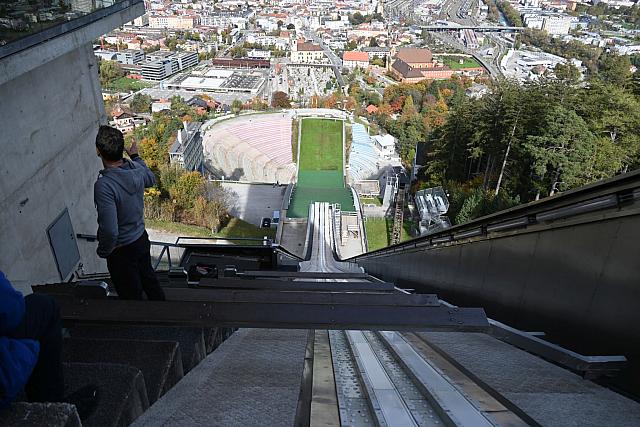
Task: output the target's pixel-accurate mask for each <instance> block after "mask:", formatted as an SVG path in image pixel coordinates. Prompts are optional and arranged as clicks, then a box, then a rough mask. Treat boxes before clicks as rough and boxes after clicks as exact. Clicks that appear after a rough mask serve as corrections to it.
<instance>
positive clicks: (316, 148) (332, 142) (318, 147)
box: [298, 119, 342, 171]
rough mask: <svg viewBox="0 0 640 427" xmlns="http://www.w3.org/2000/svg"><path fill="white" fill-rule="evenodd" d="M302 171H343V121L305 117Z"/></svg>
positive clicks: (301, 148)
mask: <svg viewBox="0 0 640 427" xmlns="http://www.w3.org/2000/svg"><path fill="white" fill-rule="evenodd" d="M298 168H299V170H301V171H318V170H330V171H342V121H340V120H327V119H303V120H302V141H301V142H300V164H299V165H298Z"/></svg>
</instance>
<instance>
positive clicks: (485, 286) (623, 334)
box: [358, 214, 640, 353]
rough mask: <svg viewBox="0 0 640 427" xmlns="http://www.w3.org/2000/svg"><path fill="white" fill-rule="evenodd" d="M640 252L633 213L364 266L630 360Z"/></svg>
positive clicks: (639, 316)
mask: <svg viewBox="0 0 640 427" xmlns="http://www.w3.org/2000/svg"><path fill="white" fill-rule="evenodd" d="M639 248H640V217H639V216H638V215H637V214H634V215H632V216H625V217H611V218H604V217H603V219H601V220H598V221H592V222H585V223H576V224H573V225H567V226H565V227H549V228H546V229H543V230H540V231H538V232H536V233H521V234H513V235H510V236H504V237H502V236H501V237H499V238H493V239H485V240H480V241H476V242H472V243H464V244H454V245H450V246H444V247H443V246H440V247H432V248H429V249H426V250H421V251H405V252H404V253H402V252H396V253H394V254H388V255H386V256H380V257H363V258H361V259H360V260H358V262H359V264H360V265H361V266H363V267H364V268H365V270H366V271H367V273H370V274H373V275H376V276H378V277H380V278H382V279H384V280H386V281H390V282H393V281H395V282H396V283H398V284H399V285H400V286H404V287H409V288H415V289H417V290H418V291H420V292H435V293H437V294H438V295H439V296H440V297H441V298H443V299H449V300H450V301H451V302H453V303H455V304H458V305H463V306H464V305H466V306H482V307H484V308H485V310H486V311H487V314H488V315H489V316H490V317H494V318H496V319H498V320H502V321H505V322H508V323H511V324H513V325H514V326H517V327H520V328H524V329H529V330H534V329H535V330H542V331H545V332H547V333H548V334H549V335H550V337H551V338H552V339H557V340H558V341H562V342H565V343H567V344H569V345H572V346H574V348H576V349H581V350H584V351H587V352H589V351H596V352H612V353H613V352H627V353H629V352H635V351H637V349H640V326H639V325H640V307H639V306H638V302H639V301H640V257H639V256H638V252H639V251H638V249H639ZM638 353H640V352H638Z"/></svg>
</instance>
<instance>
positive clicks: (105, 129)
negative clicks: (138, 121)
mask: <svg viewBox="0 0 640 427" xmlns="http://www.w3.org/2000/svg"><path fill="white" fill-rule="evenodd" d="M96 147H97V148H98V151H99V152H100V156H101V157H102V158H104V159H105V160H109V161H112V162H115V161H118V160H120V159H122V152H123V151H124V136H123V135H122V132H120V131H119V130H118V129H116V128H112V127H111V126H106V125H102V126H100V129H98V136H96Z"/></svg>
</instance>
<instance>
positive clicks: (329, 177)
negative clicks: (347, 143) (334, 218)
mask: <svg viewBox="0 0 640 427" xmlns="http://www.w3.org/2000/svg"><path fill="white" fill-rule="evenodd" d="M312 202H329V203H339V204H340V206H341V208H342V210H344V211H354V210H355V208H354V205H353V197H352V195H351V191H350V190H349V189H347V188H345V185H344V176H343V170H342V121H340V120H326V119H303V120H302V141H301V143H300V164H299V167H298V182H297V184H296V188H295V190H294V193H293V198H292V200H291V205H290V206H289V210H288V211H287V216H288V217H290V218H304V217H306V216H307V215H308V213H309V204H310V203H312Z"/></svg>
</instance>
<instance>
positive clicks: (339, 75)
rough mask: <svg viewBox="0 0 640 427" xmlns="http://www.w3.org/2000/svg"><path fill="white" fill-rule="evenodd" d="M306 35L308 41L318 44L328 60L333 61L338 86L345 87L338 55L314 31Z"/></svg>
mask: <svg viewBox="0 0 640 427" xmlns="http://www.w3.org/2000/svg"><path fill="white" fill-rule="evenodd" d="M305 35H306V37H307V39H308V40H312V41H313V42H315V43H317V44H318V45H320V47H321V48H322V49H323V50H324V54H325V55H327V58H329V61H331V64H332V65H333V71H334V74H335V75H336V79H337V80H338V84H339V85H340V87H344V86H345V82H344V78H343V77H342V60H341V59H340V58H338V55H336V54H335V53H334V52H333V50H331V48H330V47H329V46H327V45H326V44H325V43H324V42H323V41H322V40H320V38H319V37H318V36H317V35H316V34H315V33H314V32H313V31H307V33H306V34H305Z"/></svg>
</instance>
